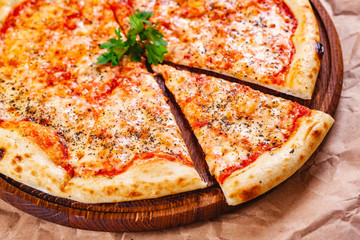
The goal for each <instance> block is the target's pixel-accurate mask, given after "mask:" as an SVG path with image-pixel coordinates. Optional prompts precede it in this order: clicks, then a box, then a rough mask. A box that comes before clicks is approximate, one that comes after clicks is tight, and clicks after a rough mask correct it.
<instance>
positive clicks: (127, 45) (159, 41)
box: [95, 10, 167, 66]
mask: <svg viewBox="0 0 360 240" xmlns="http://www.w3.org/2000/svg"><path fill="white" fill-rule="evenodd" d="M151 16H152V12H145V11H144V12H140V11H139V10H137V11H136V13H135V14H132V15H131V16H130V23H129V25H130V26H131V29H130V30H129V32H128V33H127V35H126V36H127V40H126V41H124V40H123V39H122V36H121V29H120V27H119V28H118V29H116V30H115V34H116V36H117V38H111V39H109V42H107V43H104V44H101V45H100V48H102V49H107V52H106V53H104V54H102V55H101V56H100V57H99V58H98V59H97V60H98V61H97V62H96V63H95V64H96V65H102V64H106V63H108V62H111V63H112V65H113V66H116V65H119V63H120V59H121V57H122V56H123V55H128V56H130V60H131V61H135V62H140V61H141V57H142V56H144V55H145V53H146V56H147V61H148V62H149V63H150V64H154V65H157V64H159V62H160V63H161V62H162V61H163V57H164V55H165V53H167V50H166V46H167V42H166V41H165V40H164V39H163V35H162V34H161V33H160V32H159V31H158V30H156V29H155V28H153V27H152V26H151V22H150V21H149V20H148V19H149V18H150V17H151ZM156 25H157V24H155V26H156Z"/></svg>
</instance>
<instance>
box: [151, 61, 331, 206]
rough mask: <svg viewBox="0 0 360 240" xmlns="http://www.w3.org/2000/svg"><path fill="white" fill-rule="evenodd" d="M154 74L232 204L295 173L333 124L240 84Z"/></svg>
mask: <svg viewBox="0 0 360 240" xmlns="http://www.w3.org/2000/svg"><path fill="white" fill-rule="evenodd" d="M153 69H154V71H155V72H157V73H160V74H161V75H162V76H163V77H164V79H165V84H166V86H167V87H168V89H169V90H170V91H171V92H172V93H173V94H174V96H175V99H176V102H177V103H178V104H179V106H180V108H181V110H182V111H183V113H184V114H185V117H186V119H187V120H188V121H189V123H190V126H191V128H192V130H193V131H194V133H195V136H196V137H197V139H198V140H199V143H200V145H201V147H202V148H203V150H204V153H205V155H206V157H205V160H206V162H207V164H208V166H209V170H210V172H211V174H212V175H214V176H215V178H216V180H217V181H218V183H219V184H220V186H221V188H222V190H223V192H224V194H225V197H226V200H227V202H228V204H230V205H236V204H239V203H242V202H245V201H248V200H250V199H253V198H255V197H257V196H259V195H261V194H263V193H265V192H266V191H268V190H270V189H271V188H273V187H275V186H276V185H278V184H280V183H281V182H282V181H284V180H285V179H287V178H288V177H290V176H291V175H292V174H294V173H295V171H297V170H298V169H299V168H300V167H301V166H302V165H303V164H304V163H305V162H306V161H307V159H308V158H309V157H310V156H311V155H312V153H313V152H314V151H315V150H316V148H317V147H318V146H319V144H320V143H321V142H322V140H323V138H324V137H325V135H326V133H327V132H328V130H329V129H330V127H331V125H332V124H333V121H334V120H333V118H332V117H331V116H329V115H328V114H326V113H323V112H320V111H317V110H310V109H308V108H306V107H304V106H301V105H299V104H298V103H295V102H292V101H289V100H285V99H282V98H279V97H274V96H270V95H266V94H263V93H261V92H259V91H255V90H252V89H251V88H249V87H247V86H243V85H240V84H237V83H232V82H227V81H224V80H221V79H218V78H214V77H208V76H205V75H198V74H194V73H190V72H187V71H179V70H176V69H175V68H173V67H170V66H166V65H158V66H154V67H153Z"/></svg>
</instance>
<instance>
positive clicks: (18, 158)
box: [14, 155, 22, 162]
mask: <svg viewBox="0 0 360 240" xmlns="http://www.w3.org/2000/svg"><path fill="white" fill-rule="evenodd" d="M14 160H15V161H16V162H21V161H22V157H21V156H19V155H16V156H15V158H14Z"/></svg>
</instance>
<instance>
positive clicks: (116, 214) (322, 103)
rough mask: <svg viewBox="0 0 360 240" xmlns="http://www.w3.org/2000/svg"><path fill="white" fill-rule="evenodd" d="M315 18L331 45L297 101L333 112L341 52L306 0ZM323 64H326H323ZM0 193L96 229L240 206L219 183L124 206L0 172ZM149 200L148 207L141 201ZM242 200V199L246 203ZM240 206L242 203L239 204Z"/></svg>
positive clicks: (163, 223)
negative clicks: (59, 192) (313, 83)
mask: <svg viewBox="0 0 360 240" xmlns="http://www.w3.org/2000/svg"><path fill="white" fill-rule="evenodd" d="M311 2H312V4H313V8H314V11H315V12H316V14H317V15H318V17H319V24H320V25H321V26H319V27H320V29H321V28H323V30H324V32H325V35H322V36H321V37H322V42H323V41H326V43H327V44H328V45H327V46H325V47H327V48H328V49H329V50H330V51H326V52H325V54H324V56H323V60H324V61H326V62H323V65H322V69H321V73H320V74H322V75H321V76H319V78H321V77H324V76H325V77H326V78H325V80H326V81H327V82H326V85H324V86H322V85H319V84H323V83H322V82H320V81H318V82H320V83H318V85H317V87H316V89H319V86H320V87H322V88H324V89H322V88H321V90H322V92H319V91H316V92H315V93H314V98H313V99H312V101H311V102H306V101H304V102H300V103H302V104H304V105H307V106H310V107H311V106H312V105H315V104H316V105H317V109H318V110H322V111H324V112H327V113H329V114H330V115H332V116H334V115H335V111H336V108H337V105H338V102H339V99H340V94H341V89H342V81H343V58H342V51H341V45H340V41H339V38H338V35H337V32H336V29H335V27H334V24H333V22H332V21H331V19H330V17H329V15H328V13H327V12H326V10H325V9H324V7H323V6H322V4H321V3H320V1H319V0H311ZM324 66H327V67H329V68H326V69H324V68H325V67H324ZM0 198H2V199H3V200H4V201H6V202H8V203H9V204H11V205H13V206H14V207H16V208H18V209H20V210H22V211H24V212H26V213H29V214H31V215H33V216H36V217H38V218H41V219H44V220H46V221H50V222H54V223H57V224H61V225H64V226H69V227H75V228H82V229H88V230H96V231H149V230H160V229H165V228H170V227H176V226H180V225H186V224H191V223H194V222H197V221H201V220H205V219H209V218H213V217H216V216H217V215H219V214H221V213H224V212H226V211H229V210H231V209H235V208H239V206H237V207H230V206H228V205H227V204H226V201H225V198H224V196H223V194H222V192H221V189H220V187H219V186H218V185H215V186H212V187H209V188H206V189H203V190H197V191H193V192H189V193H183V194H178V195H173V196H168V197H163V198H160V199H151V200H142V201H135V202H133V203H132V204H133V205H134V206H133V207H132V208H128V209H123V208H122V205H123V204H122V203H114V204H111V203H110V204H81V203H76V202H74V201H70V202H72V203H71V204H68V203H66V202H67V201H66V200H65V201H64V200H63V199H59V198H56V197H53V196H50V195H48V194H45V193H42V192H40V191H38V190H34V189H32V188H30V187H28V186H25V185H23V184H21V183H17V182H16V181H14V180H12V179H11V178H9V177H5V176H4V175H0ZM154 202H162V203H163V204H164V205H162V207H154V206H152V205H151V204H152V203H154ZM146 204H150V206H148V207H147V208H144V205H146ZM245 204H247V203H245ZM109 206H111V207H110V208H109ZM240 206H242V205H240Z"/></svg>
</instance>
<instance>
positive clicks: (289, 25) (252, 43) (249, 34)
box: [116, 0, 321, 99]
mask: <svg viewBox="0 0 360 240" xmlns="http://www.w3.org/2000/svg"><path fill="white" fill-rule="evenodd" d="M120 2H125V1H120ZM121 6H123V7H124V6H127V7H126V9H128V10H127V11H123V10H122V8H119V11H116V13H117V16H118V18H119V19H122V27H123V29H125V31H126V30H127V29H128V25H127V23H128V16H129V15H130V14H131V13H132V12H134V11H135V10H136V9H138V8H140V9H147V10H148V11H153V16H152V17H151V19H150V20H151V22H152V23H158V25H157V27H158V29H159V30H160V32H161V33H162V34H163V35H164V39H165V40H166V41H167V42H168V44H169V45H168V47H167V49H168V53H167V54H166V55H165V56H164V60H166V61H169V62H172V63H176V64H180V65H184V66H190V67H196V68H201V69H206V70H210V71H215V72H218V73H221V74H225V75H229V76H233V77H236V78H238V79H240V80H244V81H248V82H252V83H255V84H258V85H262V86H265V87H267V88H270V89H274V90H277V91H279V92H282V93H286V94H290V95H293V96H296V97H300V98H304V99H311V97H312V93H313V90H314V87H315V84H316V80H317V76H318V72H319V69H320V57H319V51H320V49H321V45H320V44H319V41H320V38H319V29H318V26H317V22H316V19H315V15H314V13H313V11H312V8H311V5H310V3H309V1H308V0H241V1H224V0H212V1H204V0H196V1H187V0H183V1H179V0H158V1H156V2H155V3H154V1H144V0H137V1H133V2H132V3H131V4H130V5H125V4H122V5H121ZM129 9H130V10H129ZM131 9H132V10H131Z"/></svg>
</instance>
